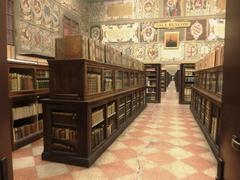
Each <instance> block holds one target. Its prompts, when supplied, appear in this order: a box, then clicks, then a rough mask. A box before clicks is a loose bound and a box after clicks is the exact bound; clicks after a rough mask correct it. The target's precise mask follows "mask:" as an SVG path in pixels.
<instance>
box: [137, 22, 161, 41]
mask: <svg viewBox="0 0 240 180" xmlns="http://www.w3.org/2000/svg"><path fill="white" fill-rule="evenodd" d="M153 25H154V23H153V22H149V23H142V24H141V27H140V31H141V34H140V40H141V42H156V41H157V35H158V32H157V30H156V29H155V28H154V27H153Z"/></svg>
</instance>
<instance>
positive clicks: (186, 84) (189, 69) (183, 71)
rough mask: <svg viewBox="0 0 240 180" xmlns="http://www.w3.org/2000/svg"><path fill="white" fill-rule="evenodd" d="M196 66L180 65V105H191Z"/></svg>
mask: <svg viewBox="0 0 240 180" xmlns="http://www.w3.org/2000/svg"><path fill="white" fill-rule="evenodd" d="M194 69H195V64H191V63H190V64H189V63H188V64H181V65H180V77H179V78H180V81H179V103H180V104H190V102H191V92H192V86H193V84H194Z"/></svg>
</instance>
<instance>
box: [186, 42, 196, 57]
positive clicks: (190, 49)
mask: <svg viewBox="0 0 240 180" xmlns="http://www.w3.org/2000/svg"><path fill="white" fill-rule="evenodd" d="M185 51H186V54H185V57H187V58H193V57H196V56H197V55H198V43H186V44H185Z"/></svg>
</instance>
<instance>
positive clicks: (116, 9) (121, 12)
mask: <svg viewBox="0 0 240 180" xmlns="http://www.w3.org/2000/svg"><path fill="white" fill-rule="evenodd" d="M105 12H106V14H105V18H104V19H105V20H113V19H124V18H133V15H134V3H133V1H130V0H125V1H112V2H105Z"/></svg>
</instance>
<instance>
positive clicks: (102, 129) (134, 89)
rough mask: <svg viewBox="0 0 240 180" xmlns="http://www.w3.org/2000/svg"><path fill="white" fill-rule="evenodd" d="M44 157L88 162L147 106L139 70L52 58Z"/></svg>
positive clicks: (143, 80)
mask: <svg viewBox="0 0 240 180" xmlns="http://www.w3.org/2000/svg"><path fill="white" fill-rule="evenodd" d="M49 70H50V96H49V98H47V99H43V100H41V102H42V103H43V110H44V152H43V154H42V158H43V159H44V160H49V161H54V162H62V163H68V164H74V165H80V166H86V167H89V166H90V165H91V164H92V163H93V162H94V161H95V160H96V159H97V158H98V157H99V156H100V155H101V154H102V153H103V152H104V150H105V149H106V148H107V147H108V146H109V145H110V144H111V143H112V142H113V141H114V139H116V138H117V137H118V136H119V135H120V134H121V133H122V131H123V130H124V129H125V128H126V127H127V126H128V125H129V124H130V123H131V122H132V121H133V120H134V118H135V117H136V116H137V115H138V114H139V113H140V112H142V110H143V109H144V108H145V106H146V99H145V98H146V92H145V73H144V71H143V70H136V69H130V68H124V67H120V66H117V65H110V64H104V63H101V62H96V61H90V60H85V59H74V60H51V61H49Z"/></svg>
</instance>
